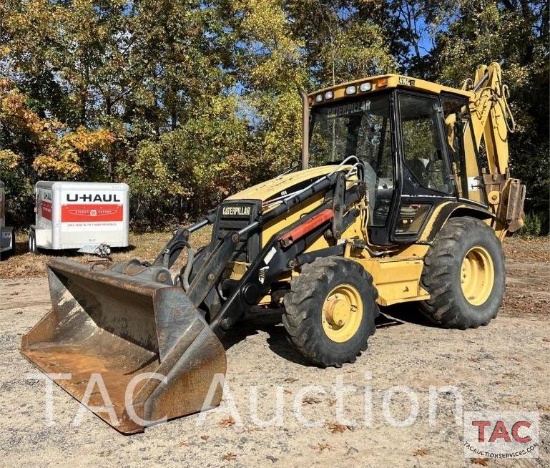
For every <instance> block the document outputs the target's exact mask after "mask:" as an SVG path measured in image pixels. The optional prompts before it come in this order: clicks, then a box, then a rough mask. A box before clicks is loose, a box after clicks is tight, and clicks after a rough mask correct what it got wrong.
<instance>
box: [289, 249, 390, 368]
mask: <svg viewBox="0 0 550 468" xmlns="http://www.w3.org/2000/svg"><path fill="white" fill-rule="evenodd" d="M290 286H291V288H290V292H289V293H287V295H286V296H285V309H286V312H285V314H284V315H283V324H284V326H285V329H286V331H287V333H288V335H289V338H290V341H291V342H292V344H293V345H294V347H295V348H296V350H297V351H298V352H299V353H300V354H301V355H302V356H304V357H305V358H306V359H307V360H308V361H310V362H311V363H312V364H314V365H317V366H319V367H327V366H334V367H341V366H342V364H344V363H346V362H354V361H355V359H356V358H357V356H358V355H360V354H361V351H364V350H366V349H367V346H368V338H369V337H370V336H371V335H372V334H374V332H375V324H374V320H375V319H376V317H377V316H378V314H379V313H380V311H379V309H378V305H377V304H376V298H377V296H378V293H377V291H376V289H375V288H374V286H373V284H372V277H371V276H370V274H369V273H368V272H366V271H365V270H364V269H363V268H362V267H361V266H360V265H359V264H358V263H356V262H354V261H352V260H347V259H344V258H341V257H326V258H319V259H316V260H315V261H313V262H312V263H310V264H306V265H304V266H303V267H302V271H301V273H300V275H299V276H298V277H296V278H295V279H293V280H292V282H291V285H290Z"/></svg>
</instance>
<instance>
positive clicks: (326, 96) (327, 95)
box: [325, 91, 334, 99]
mask: <svg viewBox="0 0 550 468" xmlns="http://www.w3.org/2000/svg"><path fill="white" fill-rule="evenodd" d="M333 97H334V93H333V92H332V91H327V92H326V93H325V99H332V98H333Z"/></svg>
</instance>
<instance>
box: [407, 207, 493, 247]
mask: <svg viewBox="0 0 550 468" xmlns="http://www.w3.org/2000/svg"><path fill="white" fill-rule="evenodd" d="M457 216H471V217H472V218H477V219H481V220H487V219H494V218H495V215H494V214H492V213H491V212H489V211H488V210H487V209H486V208H483V207H482V206H479V205H477V204H473V203H464V202H448V203H442V204H441V205H439V206H438V207H436V209H435V210H434V211H433V212H432V214H431V216H430V219H428V221H427V222H426V224H425V225H424V229H423V231H422V234H421V235H420V238H419V239H418V241H417V243H418V244H431V243H432V242H433V241H434V239H435V237H436V236H437V234H438V233H439V231H441V228H442V227H443V226H444V225H445V223H446V222H447V220H448V219H449V218H453V217H457Z"/></svg>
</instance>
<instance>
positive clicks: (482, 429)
mask: <svg viewBox="0 0 550 468" xmlns="http://www.w3.org/2000/svg"><path fill="white" fill-rule="evenodd" d="M538 446H539V414H538V413H536V412H518V413H516V412H506V411H505V412H496V411H485V412H478V411H467V412H464V456H465V457H467V458H479V457H485V458H537V457H538Z"/></svg>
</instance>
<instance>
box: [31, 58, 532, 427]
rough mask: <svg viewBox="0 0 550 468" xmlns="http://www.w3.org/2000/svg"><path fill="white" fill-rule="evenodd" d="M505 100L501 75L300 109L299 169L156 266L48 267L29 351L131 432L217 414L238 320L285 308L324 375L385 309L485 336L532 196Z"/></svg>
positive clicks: (309, 102)
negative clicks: (202, 239)
mask: <svg viewBox="0 0 550 468" xmlns="http://www.w3.org/2000/svg"><path fill="white" fill-rule="evenodd" d="M507 96H508V89H507V87H506V86H505V85H504V84H503V83H502V79H501V69H500V65H499V64H498V63H492V64H490V65H488V66H481V67H479V68H478V69H477V71H476V74H475V78H474V79H473V80H471V81H468V82H466V83H465V85H464V87H463V89H454V88H450V87H446V86H441V85H438V84H435V83H430V82H427V81H423V80H420V79H414V78H410V77H407V76H400V75H393V74H392V75H383V76H375V77H370V78H364V79H360V80H357V81H353V82H350V83H345V84H342V85H338V86H332V87H330V88H326V89H323V90H320V91H317V92H314V93H312V94H310V95H306V94H303V102H304V105H303V123H304V131H303V149H302V156H301V164H300V167H299V168H298V169H299V170H298V169H296V170H294V171H290V172H288V173H286V174H283V175H281V176H278V177H276V178H275V179H272V180H269V181H267V182H264V183H261V184H259V185H256V186H254V187H251V188H248V189H246V190H244V191H242V192H240V193H237V194H235V195H232V196H230V197H229V198H227V199H226V200H224V201H223V202H222V203H221V204H220V205H219V206H218V207H217V208H216V209H214V210H213V211H211V212H210V213H208V214H207V216H206V217H205V218H204V219H203V220H201V221H200V222H197V223H196V224H193V225H192V226H189V227H187V228H185V229H183V228H182V229H180V230H178V231H176V233H175V234H174V236H173V238H172V239H171V240H170V241H169V242H168V244H167V245H166V247H165V248H164V249H163V250H162V252H161V253H160V254H159V255H158V257H157V258H156V259H155V260H154V262H153V263H146V262H142V261H139V260H133V261H130V262H125V263H117V264H113V265H111V266H110V267H108V268H104V269H100V268H98V267H95V268H90V267H89V266H86V265H83V264H79V263H75V262H72V261H69V260H63V259H54V260H51V261H50V262H49V264H48V275H49V282H50V292H51V299H52V303H53V309H52V310H51V311H50V312H49V313H48V314H47V315H46V316H45V317H44V318H43V319H42V320H41V321H40V322H39V323H38V324H37V325H36V326H35V327H34V328H33V329H32V330H30V331H29V333H27V334H26V335H25V336H24V337H23V340H22V345H21V351H22V353H23V354H24V355H25V357H27V358H28V359H29V360H30V361H32V362H33V363H35V364H36V365H37V366H38V367H39V368H40V369H42V370H43V371H44V372H47V373H51V374H58V375H59V374H67V375H65V376H64V377H67V378H64V379H58V380H57V383H58V384H59V385H60V386H61V387H63V388H64V389H65V390H66V391H67V392H68V393H70V394H71V395H72V396H74V397H75V398H76V399H78V400H79V401H83V400H84V402H85V404H86V405H87V406H89V407H90V408H92V409H93V410H94V411H95V412H96V414H98V415H99V416H100V417H101V418H103V419H104V420H106V421H107V422H108V423H110V424H111V425H113V426H114V427H115V428H116V429H118V430H119V431H120V432H123V433H133V432H139V431H141V430H143V428H144V427H145V426H147V425H148V424H150V423H152V422H155V421H158V420H162V419H171V418H175V417H179V416H183V415H187V414H191V413H195V412H198V411H201V410H204V409H207V408H208V407H212V406H216V405H218V404H219V402H220V399H221V396H222V395H221V388H220V389H218V390H217V393H216V394H215V395H213V396H212V395H211V398H210V399H209V400H208V401H207V403H206V404H205V397H206V395H207V393H208V389H209V388H210V384H211V382H212V379H213V378H214V377H215V376H216V374H224V373H225V371H226V358H225V350H224V347H223V345H222V343H221V341H220V337H221V335H223V334H224V333H225V332H226V331H227V330H229V329H231V328H232V327H235V326H238V325H237V324H238V322H239V319H241V318H242V317H243V316H244V315H245V314H249V313H250V314H260V313H262V312H266V311H268V310H269V309H273V308H279V309H281V310H284V312H283V317H282V321H283V324H284V327H285V328H286V331H287V332H288V335H289V338H290V342H291V343H292V345H293V346H294V347H295V348H296V350H297V351H298V352H299V353H300V354H301V355H302V356H303V357H304V358H305V359H307V360H308V361H309V362H310V363H311V364H313V365H316V366H320V367H326V366H341V365H343V364H344V363H348V362H353V361H355V359H356V358H357V356H359V355H360V354H361V352H362V351H364V350H365V349H366V348H367V343H368V338H369V337H370V335H372V334H373V333H374V331H375V319H376V317H377V316H378V314H379V306H388V305H391V304H397V303H404V302H411V303H414V304H415V305H416V306H417V308H418V310H420V312H421V313H423V314H424V315H426V316H427V317H428V318H429V319H430V320H432V321H433V322H435V323H436V324H438V325H440V326H442V327H447V328H459V329H466V328H472V327H473V328H475V327H478V326H480V325H486V324H487V323H488V322H489V321H490V320H491V319H492V318H494V317H495V316H496V314H497V311H498V309H499V307H500V305H501V302H502V298H503V294H504V279H505V270H504V257H503V253H502V248H501V242H502V240H503V239H504V237H505V235H506V233H507V232H513V231H515V230H517V229H519V228H520V227H521V225H522V217H523V201H524V197H525V186H524V185H522V184H521V183H520V181H519V180H517V179H514V178H511V177H510V173H509V167H508V132H509V130H511V128H512V126H513V119H512V116H511V114H510V110H509V108H508V105H507V100H506V98H507ZM207 224H211V225H212V239H211V242H210V244H209V245H208V246H207V247H205V248H203V249H201V250H198V251H197V252H195V251H194V250H193V249H192V247H191V241H190V237H191V234H192V233H193V232H194V231H196V230H198V229H200V228H201V227H203V226H206V225H207ZM184 250H187V251H188V261H187V264H186V266H185V267H184V268H182V269H181V271H179V272H177V274H175V273H172V272H171V271H170V268H171V267H172V266H173V265H174V262H175V261H176V260H177V258H178V256H179V255H180V253H181V252H182V251H184ZM100 380H101V383H102V385H100V386H99V387H98V389H96V391H95V392H90V391H89V386H90V383H94V384H96V383H97V384H98V385H99V381H100ZM87 389H88V391H87ZM106 396H108V397H109V400H110V403H111V405H112V406H108V405H106V403H105V397H106ZM113 419H114V421H113Z"/></svg>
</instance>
